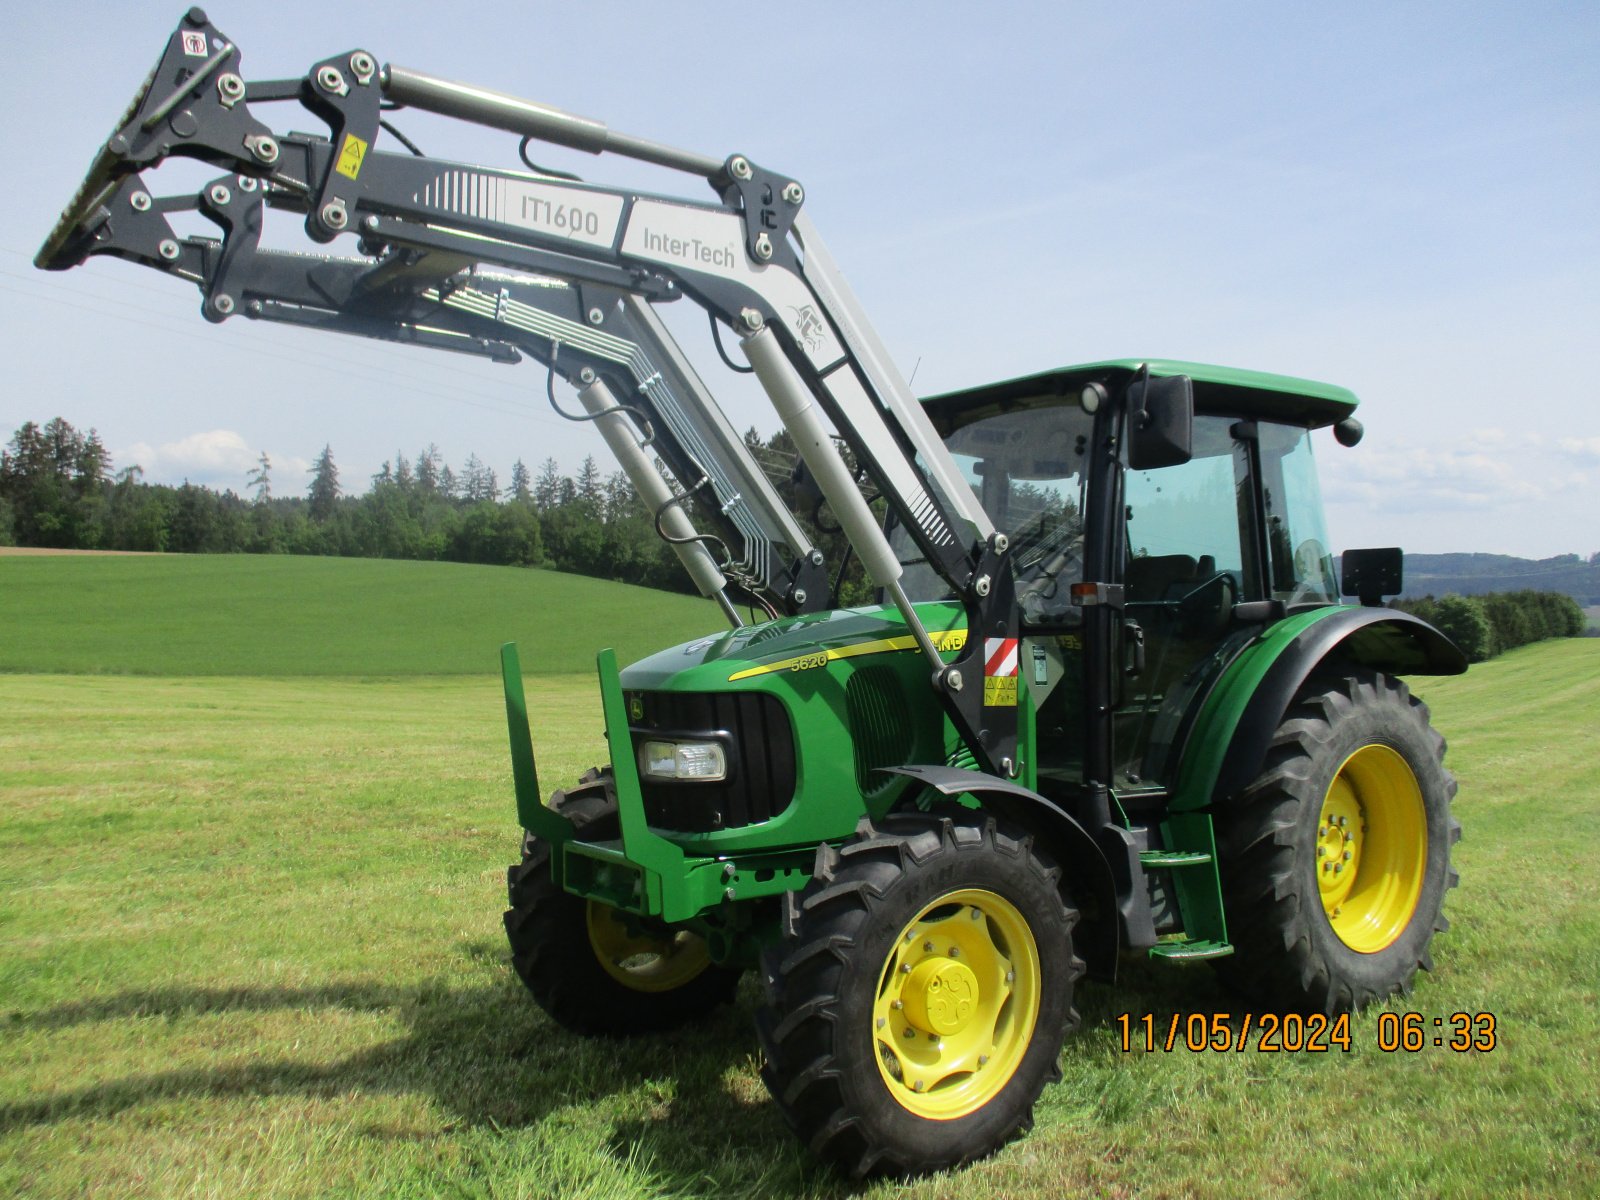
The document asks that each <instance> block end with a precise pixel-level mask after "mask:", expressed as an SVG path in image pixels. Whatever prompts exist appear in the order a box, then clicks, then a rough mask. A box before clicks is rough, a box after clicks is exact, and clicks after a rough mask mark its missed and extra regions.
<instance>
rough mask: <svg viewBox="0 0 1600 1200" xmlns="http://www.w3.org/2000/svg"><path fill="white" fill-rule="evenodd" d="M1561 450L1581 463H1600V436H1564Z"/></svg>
mask: <svg viewBox="0 0 1600 1200" xmlns="http://www.w3.org/2000/svg"><path fill="white" fill-rule="evenodd" d="M1561 452H1562V453H1563V454H1565V455H1567V456H1568V457H1569V458H1575V459H1577V460H1578V461H1579V462H1581V463H1594V464H1597V465H1600V437H1588V438H1574V437H1568V438H1562V439H1561Z"/></svg>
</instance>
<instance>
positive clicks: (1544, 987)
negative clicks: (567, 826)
mask: <svg viewBox="0 0 1600 1200" xmlns="http://www.w3.org/2000/svg"><path fill="white" fill-rule="evenodd" d="M130 561H132V560H130ZM7 569H9V564H7V565H5V566H0V571H5V570H7ZM402 574H403V572H402ZM491 574H492V572H491ZM507 574H510V575H512V576H514V577H516V578H520V577H521V575H522V574H523V573H517V572H507ZM489 586H491V584H489V583H485V587H486V588H487V587H489ZM15 631H16V627H15V626H14V625H13V626H11V629H10V632H11V633H14V632H15ZM143 636H144V635H142V634H141V635H140V637H141V639H142V638H143ZM498 636H499V635H498V634H497V635H493V636H492V637H491V638H490V641H491V642H492V641H493V640H496V639H497V637H498ZM586 636H587V640H589V641H592V640H593V637H594V635H593V634H590V635H586ZM659 640H662V641H664V640H666V639H665V638H664V637H663V638H660V639H659ZM308 644H309V643H308ZM369 644H375V643H369ZM68 649H69V650H70V649H71V647H70V646H69V647H68ZM238 653H239V654H240V655H241V656H244V655H246V653H247V652H246V650H244V649H241V650H239V651H238ZM248 653H249V654H255V655H259V656H262V657H267V656H266V655H265V652H264V651H261V650H254V651H249V652H248ZM6 654H7V656H8V657H7V662H8V663H9V664H12V666H11V669H12V670H13V671H15V670H16V669H17V668H16V666H15V659H14V658H13V657H11V655H12V654H13V651H12V649H11V648H10V647H9V646H8V648H7V650H6ZM32 661H34V662H36V663H39V664H40V665H44V664H43V662H42V660H41V659H39V658H35V659H34V660H32ZM146 661H148V660H146ZM312 661H320V660H319V659H313V660H312ZM72 662H76V660H75V659H74V660H69V662H67V663H62V664H60V665H61V666H68V665H71V663H72ZM371 668H372V664H371V663H362V664H360V665H359V666H356V667H354V668H352V671H353V676H352V677H325V678H294V677H284V676H280V677H275V678H273V677H260V676H254V677H252V676H245V675H235V676H223V675H209V676H202V675H198V674H185V675H174V676H159V675H152V676H110V675H99V676H95V675H72V674H63V673H58V674H39V673H33V674H22V673H14V674H8V675H0V711H3V712H4V713H5V714H6V717H5V720H4V722H3V723H0V795H3V797H4V799H3V803H0V1195H5V1196H13V1195H18V1196H29V1197H32V1196H62V1197H66V1196H83V1195H104V1196H118V1197H123V1196H144V1195H162V1196H165V1195H173V1196H208V1197H209V1196H215V1197H226V1198H228V1200H238V1198H239V1197H241V1196H251V1197H253V1196H308V1197H309V1196H352V1197H354V1196H377V1195H383V1196H417V1197H423V1196H429V1197H431V1196H486V1197H520V1196H528V1197H536V1196H537V1197H546V1196H548V1197H562V1198H568V1197H596V1198H598V1197H611V1196H618V1197H622V1196H641V1197H642V1196H657V1195H670V1196H707V1197H712V1196H715V1197H738V1196H751V1197H756V1196H776V1197H795V1196H806V1197H809V1196H818V1197H822V1196H827V1197H832V1196H845V1195H854V1194H858V1193H861V1194H865V1195H868V1196H873V1197H877V1196H890V1195H894V1196H898V1195H902V1194H904V1195H910V1196H929V1197H932V1196H941V1197H943V1196H951V1197H971V1198H974V1200H976V1198H978V1197H990V1196H996V1195H1006V1196H1038V1197H1045V1196H1050V1197H1056V1196H1060V1195H1063V1194H1072V1193H1073V1192H1074V1191H1077V1190H1081V1191H1082V1192H1084V1193H1085V1194H1090V1195H1102V1196H1114V1197H1121V1196H1160V1197H1166V1196H1170V1197H1179V1196H1191V1195H1194V1196H1208V1197H1209V1196H1215V1197H1237V1196H1285V1197H1289V1196H1308V1195H1327V1196H1373V1195H1383V1196H1456V1195H1460V1196H1496V1197H1499V1196H1506V1195H1513V1196H1549V1195H1574V1196H1576V1195H1594V1194H1596V1193H1597V1192H1600V1165H1597V1164H1600V1018H1597V1016H1596V1013H1597V1012H1600V994H1597V993H1600V875H1597V873H1596V872H1595V870H1594V867H1593V864H1592V861H1591V859H1592V848H1593V847H1594V846H1595V845H1596V844H1597V842H1600V805H1597V804H1596V796H1597V793H1600V766H1597V763H1596V756H1595V754H1594V731H1595V729H1596V728H1600V641H1596V640H1594V639H1586V640H1581V641H1570V642H1562V643H1555V644H1544V645H1539V646H1533V647H1529V648H1526V649H1524V650H1520V651H1516V652H1513V653H1512V654H1509V655H1506V656H1504V657H1502V658H1498V659H1495V660H1493V661H1491V662H1489V663H1487V664H1484V665H1482V666H1479V667H1474V668H1473V670H1472V672H1471V674H1470V675H1468V676H1466V677H1463V678H1460V679H1451V680H1438V681H1434V680H1424V681H1419V688H1420V690H1422V691H1423V693H1424V694H1425V695H1426V696H1427V698H1428V699H1429V701H1430V703H1431V704H1432V706H1433V709H1434V715H1435V719H1436V721H1437V723H1438V724H1439V726H1440V727H1441V728H1442V729H1444V730H1445V731H1446V732H1447V733H1448V734H1449V736H1450V739H1451V750H1450V756H1449V763H1450V765H1451V766H1452V767H1453V768H1454V770H1455V771H1456V773H1457V775H1458V776H1459V777H1460V780H1461V794H1460V796H1459V798H1458V801H1457V805H1456V808H1457V813H1458V815H1459V816H1460V818H1461V820H1462V823H1463V825H1464V827H1465V835H1464V838H1463V840H1462V842H1461V844H1460V846H1459V847H1458V849H1457V856H1456V862H1457V865H1458V867H1459V869H1460V871H1461V877H1462V878H1461V886H1460V888H1459V890H1458V891H1456V892H1454V893H1452V895H1451V897H1450V900H1449V904H1448V911H1449V913H1450V916H1451V918H1452V920H1453V922H1454V925H1453V928H1452V929H1451V930H1450V932H1449V933H1448V934H1446V935H1445V936H1443V937H1442V938H1440V939H1439V940H1438V942H1436V959H1437V969H1436V970H1435V971H1434V972H1433V973H1432V974H1431V975H1428V976H1425V977H1423V978H1422V979H1421V981H1420V982H1419V986H1418V988H1417V990H1416V992H1415V994H1414V995H1413V996H1412V997H1411V998H1410V999H1409V1000H1408V1001H1406V1002H1404V1003H1401V1004H1396V1005H1395V1006H1394V1007H1396V1008H1399V1009H1405V1010H1414V1011H1417V1012H1420V1013H1422V1014H1424V1015H1425V1016H1428V1017H1432V1016H1436V1015H1437V1016H1447V1015H1448V1014H1450V1013H1453V1012H1456V1011H1469V1012H1492V1013H1494V1014H1495V1015H1496V1017H1497V1018H1498V1031H1499V1045H1498V1048H1497V1049H1495V1050H1494V1051H1493V1052H1492V1053H1466V1054H1460V1053H1454V1052H1451V1051H1449V1050H1445V1049H1436V1048H1433V1047H1432V1046H1429V1047H1427V1048H1426V1049H1425V1050H1423V1051H1422V1052H1421V1053H1417V1054H1403V1053H1400V1054H1384V1053H1381V1052H1380V1051H1379V1050H1378V1049H1377V1022H1378V1015H1377V1013H1375V1012H1369V1013H1366V1014H1364V1015H1362V1016H1360V1017H1359V1018H1357V1019H1356V1021H1355V1022H1354V1023H1353V1027H1352V1035H1353V1040H1354V1048H1353V1049H1352V1051H1351V1052H1350V1053H1348V1054H1343V1053H1334V1054H1330V1055H1311V1054H1259V1053H1255V1052H1253V1051H1252V1052H1248V1053H1245V1054H1230V1055H1216V1054H1192V1053H1189V1052H1187V1051H1182V1050H1179V1051H1176V1052H1173V1053H1162V1052H1156V1053H1131V1054H1130V1053H1124V1052H1123V1051H1122V1050H1121V1048H1120V1045H1119V1036H1118V1033H1117V1030H1116V1028H1115V1026H1114V1025H1113V1018H1114V1017H1115V1015H1116V1014H1118V1013H1120V1012H1124V1011H1131V1012H1133V1013H1135V1014H1143V1013H1146V1012H1150V1013H1153V1014H1155V1017H1156V1020H1157V1021H1158V1022H1159V1023H1161V1024H1163V1025H1164V1024H1165V1022H1166V1021H1167V1019H1168V1018H1169V1017H1170V1015H1171V1014H1173V1013H1175V1012H1176V1013H1184V1014H1187V1013H1191V1012H1199V1013H1209V1012H1211V1011H1213V1010H1217V1009H1223V1010H1226V1009H1228V1008H1229V1007H1230V1005H1229V1001H1228V999H1227V997H1226V995H1225V994H1224V993H1223V992H1221V991H1220V990H1219V989H1218V988H1217V987H1216V986H1215V985H1214V984H1213V983H1212V981H1211V978H1210V976H1209V973H1208V972H1207V970H1206V969H1205V968H1204V967H1203V966H1199V967H1189V968H1172V967H1157V966H1154V965H1144V964H1140V965H1136V966H1135V967H1133V968H1132V969H1130V970H1129V971H1128V972H1127V973H1126V978H1125V979H1124V981H1123V984H1122V985H1121V986H1120V987H1119V988H1118V989H1117V990H1115V991H1113V990H1110V989H1108V988H1105V987H1102V986H1096V985H1086V986H1084V988H1083V989H1082V991H1081V993H1080V1008H1081V1009H1082V1012H1083V1031H1082V1032H1081V1033H1080V1034H1079V1036H1077V1037H1076V1038H1074V1039H1071V1040H1069V1042H1068V1044H1067V1049H1066V1051H1065V1052H1064V1054H1063V1058H1062V1068H1063V1075H1064V1078H1063V1081H1062V1082H1061V1083H1060V1084H1058V1085H1055V1086H1053V1087H1051V1088H1050V1089H1048V1090H1047V1091H1046V1093H1045V1096H1044V1099H1043V1101H1042V1103H1041V1105H1040V1106H1039V1110H1038V1126H1037V1128H1036V1129H1035V1131H1034V1133H1033V1135H1032V1136H1031V1137H1030V1138H1028V1139H1026V1140H1024V1141H1022V1142H1019V1143H1017V1144H1015V1145H1013V1146H1011V1147H1010V1148H1008V1149H1007V1150H1005V1151H1004V1152H1002V1153H1001V1154H1000V1155H998V1156H997V1157H995V1158H994V1159H991V1160H989V1161H987V1162H984V1163H980V1164H978V1165H976V1166H973V1167H971V1168H968V1169H966V1170H964V1171H961V1172H957V1173H954V1174H951V1175H948V1176H941V1177H937V1178H934V1179H929V1180H922V1181H917V1182H914V1183H911V1184H904V1185H902V1184H896V1183H887V1182H885V1183H877V1184H874V1185H870V1186H868V1187H866V1188H864V1189H857V1188H854V1187H851V1186H849V1185H846V1184H844V1183H842V1182H840V1181H838V1180H836V1179H834V1178H832V1177H831V1176H829V1175H827V1174H825V1173H823V1172H821V1171H820V1170H818V1169H817V1168H816V1167H814V1166H813V1165H812V1164H811V1162H810V1160H809V1159H808V1158H807V1156H806V1154H805V1153H804V1151H803V1150H802V1149H801V1148H800V1147H799V1146H798V1145H796V1144H794V1143H793V1141H792V1139H791V1138H790V1136H789V1134H788V1133H787V1132H786V1131H785V1130H784V1129H783V1128H782V1126H781V1124H780V1122H779V1119H778V1117H777V1114H776V1113H775V1111H774V1110H773V1107H772V1106H771V1104H770V1103H768V1101H767V1099H766V1096H765V1093H764V1091H763V1089H762V1087H761V1084H760V1082H759V1080H758V1078H757V1074H756V1072H757V1061H756V1047H755V1040H754V1038H753V1036H752V1035H751V1033H750V1014H751V1009H752V1007H753V1004H754V990H753V986H752V985H751V984H750V983H749V982H748V981H747V983H746V986H745V988H744V990H743V992H742V993H741V998H740V1003H739V1004H738V1006H736V1007H735V1008H734V1009H730V1010H724V1011H723V1012H720V1013H718V1014H715V1015H714V1016H712V1017H711V1018H710V1020H709V1021H708V1022H707V1023H706V1024H705V1025H703V1026H701V1027H699V1028H697V1029H694V1030H692V1031H690V1032H687V1033H684V1034H680V1035H676V1036H672V1037H661V1038H652V1039H647V1040H644V1041H640V1042H635V1043H628V1044H623V1045H617V1044H610V1043H603V1042H585V1041H581V1040H578V1039H576V1038H574V1037H572V1036H569V1035H567V1034H565V1033H563V1032H562V1031H560V1030H559V1029H557V1028H555V1027H554V1026H552V1025H551V1024H550V1022H548V1021H547V1020H546V1019H545V1018H544V1017H543V1015H542V1014H540V1013H539V1012H538V1011H537V1009H536V1008H535V1007H534V1006H533V1005H532V1003H531V1002H530V1001H529V1000H528V999H527V997H526V995H525V994H524V993H523V991H522V989H521V986H520V984H517V983H516V982H515V981H514V980H513V978H512V975H511V972H510V969H509V966H508V964H507V962H506V955H505V952H504V948H503V939H502V935H501V932H500V929H499V912H500V908H501V906H502V902H503V895H504V893H503V869H504V866H505V864H506V863H507V862H509V861H510V859H511V858H512V856H513V855H514V853H515V848H516V835H515V831H514V829H513V828H512V827H513V824H514V818H513V815H512V801H511V796H510V786H509V783H508V781H507V778H506V775H507V772H506V768H505V764H504V760H505V737H504V732H503V724H502V707H501V702H500V698H499V693H498V688H497V686H496V681H495V680H493V679H492V678H489V677H487V676H477V677H461V676H436V677H431V678H382V677H380V676H381V674H382V672H380V671H376V670H373V669H371ZM125 669H129V670H132V669H135V668H133V667H131V666H130V667H127V668H125ZM58 670H59V667H58ZM529 690H530V697H529V698H530V703H531V706H532V709H533V718H534V725H535V731H536V733H535V736H536V740H537V742H538V746H539V749H540V751H541V772H542V774H543V775H544V776H545V778H546V779H547V780H551V781H553V780H557V779H560V778H565V777H570V776H572V775H573V774H575V773H576V772H577V771H579V770H581V769H582V768H583V767H585V766H587V765H589V764H590V763H591V762H593V761H594V760H595V758H596V757H597V755H598V753H599V750H598V746H599V729H600V721H599V716H598V711H597V709H598V705H597V701H596V696H595V693H594V688H593V684H592V675H590V674H552V675H548V676H545V677H542V678H539V679H535V680H533V681H531V684H530V689H529Z"/></svg>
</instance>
